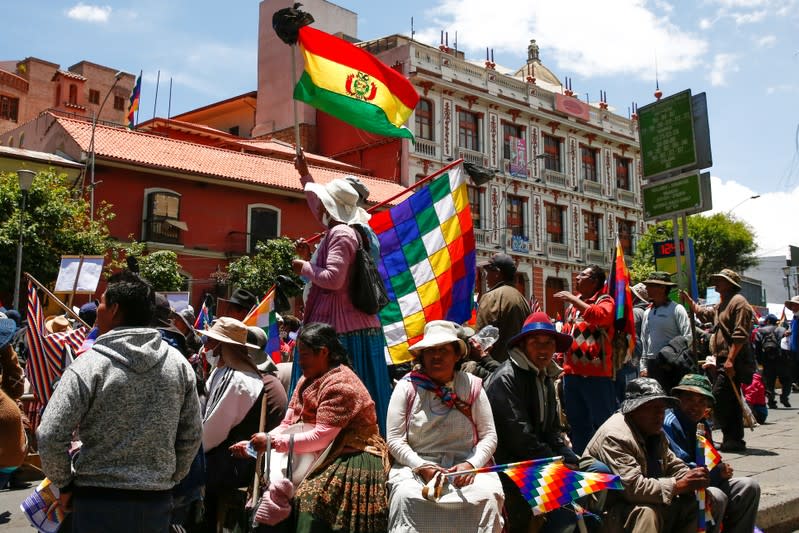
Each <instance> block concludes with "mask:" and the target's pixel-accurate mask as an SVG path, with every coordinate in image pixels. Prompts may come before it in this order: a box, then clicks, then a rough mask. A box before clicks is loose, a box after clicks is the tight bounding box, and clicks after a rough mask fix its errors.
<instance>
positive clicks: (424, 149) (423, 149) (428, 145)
mask: <svg viewBox="0 0 799 533" xmlns="http://www.w3.org/2000/svg"><path fill="white" fill-rule="evenodd" d="M413 152H414V153H415V154H416V155H420V156H422V157H429V158H430V159H438V143H437V142H435V141H429V140H427V139H421V138H419V137H417V138H416V144H414V145H413Z"/></svg>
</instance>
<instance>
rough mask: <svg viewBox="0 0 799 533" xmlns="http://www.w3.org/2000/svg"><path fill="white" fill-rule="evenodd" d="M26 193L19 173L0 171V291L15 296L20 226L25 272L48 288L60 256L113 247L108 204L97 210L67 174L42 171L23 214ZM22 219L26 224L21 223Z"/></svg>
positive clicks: (103, 252) (56, 273)
mask: <svg viewBox="0 0 799 533" xmlns="http://www.w3.org/2000/svg"><path fill="white" fill-rule="evenodd" d="M21 207H22V192H21V191H20V188H19V178H18V177H17V174H16V172H0V257H2V258H3V260H2V261H0V292H9V293H11V292H13V290H14V288H13V285H14V273H15V270H16V257H17V243H18V241H19V232H20V222H22V224H21V226H22V234H23V253H22V271H23V272H30V273H31V274H32V275H33V276H34V277H35V278H36V279H38V280H39V281H41V282H42V283H44V284H48V283H51V282H54V281H55V279H56V277H57V276H58V269H59V266H60V263H61V256H62V255H80V254H84V255H104V254H105V253H106V250H107V249H108V248H109V246H110V244H111V240H110V237H109V233H108V222H109V221H110V220H112V219H113V218H114V214H113V212H112V211H111V206H110V205H109V204H105V203H103V204H101V205H99V206H97V208H96V209H95V216H94V220H93V221H92V220H90V216H89V203H88V201H87V200H86V198H84V197H83V196H81V195H80V193H79V191H78V190H77V189H76V188H75V187H74V183H73V182H72V180H70V179H69V178H68V176H67V175H66V174H59V173H57V172H56V171H54V170H52V169H50V170H47V171H41V172H39V173H38V174H37V175H36V177H35V178H34V180H33V186H32V187H31V190H30V191H29V192H28V197H27V202H26V208H25V212H24V213H21V210H20V208H21ZM20 217H22V219H20Z"/></svg>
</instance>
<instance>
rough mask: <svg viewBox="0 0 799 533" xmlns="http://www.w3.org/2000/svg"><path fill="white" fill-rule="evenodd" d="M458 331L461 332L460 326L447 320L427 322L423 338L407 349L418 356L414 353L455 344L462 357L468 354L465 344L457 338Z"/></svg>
mask: <svg viewBox="0 0 799 533" xmlns="http://www.w3.org/2000/svg"><path fill="white" fill-rule="evenodd" d="M459 330H461V331H462V329H461V326H460V325H458V324H456V323H455V322H450V321H449V320H433V321H431V322H428V323H427V325H425V327H424V337H422V340H420V341H419V342H417V343H416V344H414V345H413V346H411V347H410V348H408V351H410V352H411V353H414V355H419V354H418V353H415V352H420V351H422V350H424V349H425V348H432V347H433V346H441V345H442V344H450V343H452V342H454V343H456V344H457V345H458V347H459V350H460V353H459V355H460V356H461V357H463V356H464V355H466V353H468V350H467V348H466V342H465V341H464V340H463V339H461V338H460V337H459V336H458V332H459Z"/></svg>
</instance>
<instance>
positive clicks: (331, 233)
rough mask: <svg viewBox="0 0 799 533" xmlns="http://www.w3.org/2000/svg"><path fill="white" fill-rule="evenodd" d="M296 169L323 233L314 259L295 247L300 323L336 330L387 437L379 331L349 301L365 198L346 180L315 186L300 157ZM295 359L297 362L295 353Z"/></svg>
mask: <svg viewBox="0 0 799 533" xmlns="http://www.w3.org/2000/svg"><path fill="white" fill-rule="evenodd" d="M295 166H296V168H297V171H298V172H299V174H300V176H301V182H302V183H303V185H304V187H305V195H306V197H307V199H308V206H309V207H310V208H311V212H312V213H313V214H314V216H315V217H316V219H317V220H318V221H319V222H320V223H321V224H322V225H323V226H324V227H325V228H326V233H325V236H324V237H323V238H322V240H321V241H320V242H319V245H318V246H317V248H316V251H315V252H314V254H313V256H311V250H310V247H309V245H308V243H306V242H305V241H304V240H302V239H300V240H299V241H297V243H296V251H297V256H298V259H296V260H295V261H294V263H293V267H294V271H295V272H296V273H297V274H298V275H300V276H301V277H303V278H305V279H306V280H308V285H306V295H305V296H306V298H305V315H304V317H303V323H304V324H310V323H312V322H321V323H324V324H330V325H331V326H333V328H334V329H335V330H336V332H337V333H338V335H339V340H340V341H341V343H342V344H343V345H344V347H345V348H346V350H347V353H349V355H350V357H351V358H352V368H353V370H354V371H355V373H356V374H357V375H358V377H359V378H361V381H363V383H364V385H366V389H367V390H368V391H369V394H370V395H371V396H372V399H373V400H374V402H375V409H376V410H377V419H378V425H379V426H380V431H381V433H383V434H385V428H386V411H387V410H388V402H389V398H390V396H391V386H390V383H389V377H388V369H387V367H386V359H385V350H384V344H385V341H384V340H383V330H382V328H381V326H380V320H379V319H378V317H377V315H371V314H368V313H364V312H362V311H360V310H359V309H357V308H356V307H355V306H354V305H353V303H352V300H351V298H350V295H349V285H350V282H351V280H352V265H353V263H354V262H355V253H356V251H357V250H358V248H359V246H364V247H366V246H368V244H369V242H368V241H370V240H371V239H370V238H369V237H368V235H367V238H366V239H364V237H363V236H362V235H360V234H359V232H358V231H357V230H356V229H355V228H354V227H353V226H366V225H367V222H368V220H369V218H370V215H369V214H368V213H367V212H366V211H364V209H363V208H362V207H360V204H361V203H362V197H363V196H365V195H366V194H367V193H365V192H362V193H360V194H359V192H358V190H357V189H356V188H355V187H354V186H353V182H352V181H350V180H348V179H347V178H337V179H334V180H332V181H330V182H328V183H326V184H324V185H322V184H319V183H315V182H314V181H313V178H312V177H311V175H310V172H309V171H308V165H307V164H306V162H305V158H304V157H303V156H302V155H301V154H300V155H299V156H298V157H297V160H296V164H295ZM364 241H367V242H364ZM294 355H295V358H296V357H298V353H297V352H296V350H295V354H294ZM295 363H297V362H296V359H295ZM300 374H301V372H300V366H299V364H298V363H297V364H295V365H294V368H293V373H292V380H291V383H292V387H291V389H290V390H293V388H294V385H296V383H297V381H298V380H299V378H300Z"/></svg>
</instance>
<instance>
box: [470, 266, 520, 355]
mask: <svg viewBox="0 0 799 533" xmlns="http://www.w3.org/2000/svg"><path fill="white" fill-rule="evenodd" d="M480 266H481V267H482V268H483V270H484V272H485V275H486V285H487V287H488V292H486V293H485V294H484V295H483V296H482V297H481V298H480V301H479V302H478V304H477V330H478V331H479V330H481V329H483V328H484V327H486V326H488V325H491V326H496V327H497V328H498V329H499V338H498V339H497V342H496V343H495V344H494V346H493V347H492V349H491V356H492V357H493V358H494V359H495V360H496V361H499V362H502V361H504V360H506V359H507V358H508V349H509V346H507V343H508V339H510V338H511V337H513V336H514V335H516V334H517V333H518V332H519V330H520V329H521V328H522V324H523V323H524V319H525V318H526V317H527V315H529V314H530V304H529V303H528V302H527V299H526V298H525V297H524V296H523V295H522V293H520V292H519V291H518V289H516V287H515V286H514V278H515V276H516V263H514V262H513V259H512V258H511V256H509V255H508V254H503V253H497V254H494V255H493V256H491V259H489V260H488V262H486V263H483V264H482V265H480Z"/></svg>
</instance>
